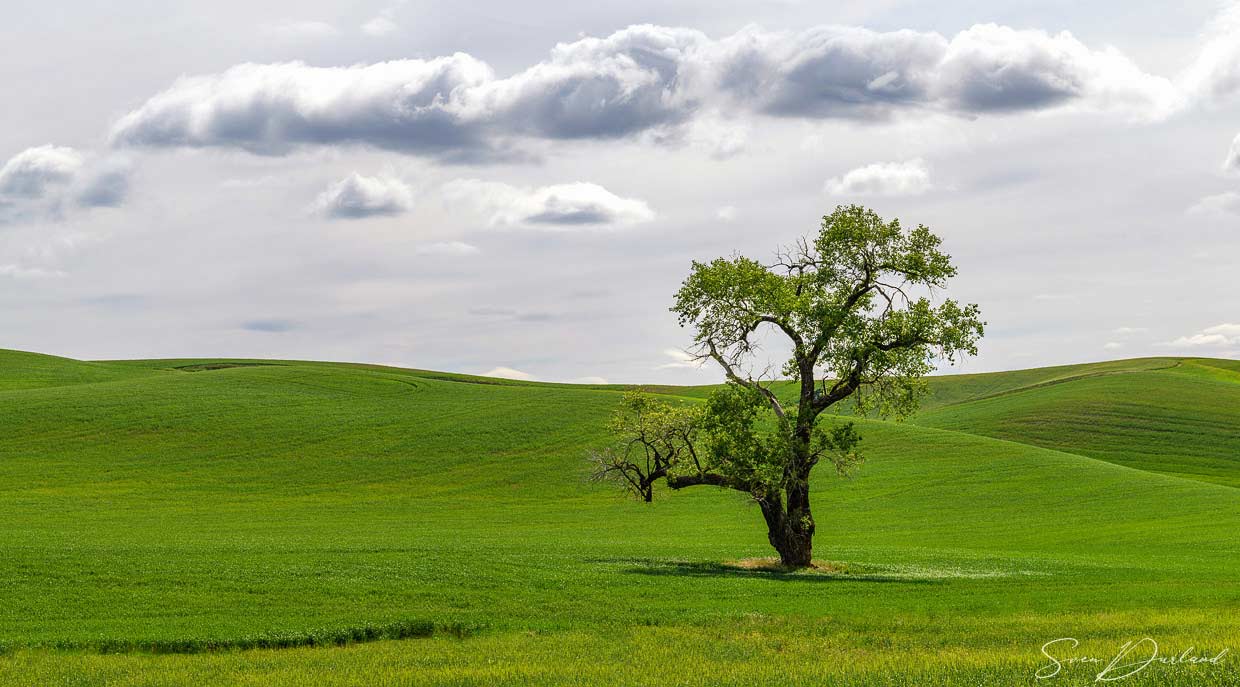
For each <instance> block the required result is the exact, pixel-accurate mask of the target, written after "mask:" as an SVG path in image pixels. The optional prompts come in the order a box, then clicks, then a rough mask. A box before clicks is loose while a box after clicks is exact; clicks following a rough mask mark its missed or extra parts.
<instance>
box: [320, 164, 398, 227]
mask: <svg viewBox="0 0 1240 687" xmlns="http://www.w3.org/2000/svg"><path fill="white" fill-rule="evenodd" d="M412 207H413V192H412V191H411V190H410V189H409V186H408V185H407V184H405V182H403V181H401V180H400V179H397V178H395V177H390V176H382V175H381V176H373V177H367V176H362V175H360V174H358V173H357V172H354V173H352V174H350V175H349V176H347V177H345V178H343V179H341V180H340V181H337V182H335V183H333V184H332V185H330V186H328V187H327V188H326V189H325V190H324V191H323V192H322V193H320V194H319V196H318V198H316V199H315V200H314V203H313V205H312V206H311V209H312V210H313V211H314V212H316V213H318V214H321V215H323V216H325V217H333V218H337V219H361V218H363V217H376V216H389V217H390V216H392V215H399V214H403V213H405V212H408V211H409V210H410V209H411V208H412Z"/></svg>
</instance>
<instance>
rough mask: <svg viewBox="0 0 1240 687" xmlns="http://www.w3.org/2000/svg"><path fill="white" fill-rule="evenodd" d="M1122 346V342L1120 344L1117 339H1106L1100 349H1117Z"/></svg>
mask: <svg viewBox="0 0 1240 687" xmlns="http://www.w3.org/2000/svg"><path fill="white" fill-rule="evenodd" d="M1123 347H1124V344H1122V343H1120V342H1118V341H1108V342H1106V343H1105V344H1103V345H1102V350H1104V351H1118V350H1119V349H1121V348H1123Z"/></svg>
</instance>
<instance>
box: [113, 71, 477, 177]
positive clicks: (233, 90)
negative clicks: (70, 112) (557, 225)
mask: <svg viewBox="0 0 1240 687" xmlns="http://www.w3.org/2000/svg"><path fill="white" fill-rule="evenodd" d="M492 79H493V74H492V73H491V68H490V67H488V66H487V65H486V64H485V63H483V62H481V61H479V60H476V59H474V58H473V57H470V56H469V55H465V54H464V53H457V54H455V55H453V56H451V57H441V58H436V59H433V60H396V61H392V62H380V63H378V64H372V65H364V66H352V67H311V66H308V65H305V64H303V63H300V62H288V63H282V64H248V63H247V64H241V65H237V66H235V67H232V68H230V69H228V70H226V71H224V72H222V73H220V74H212V75H207V76H193V77H183V78H181V79H179V80H178V81H177V82H176V83H174V84H173V85H172V87H171V88H169V89H168V90H166V91H164V92H162V93H160V94H158V95H156V96H155V97H153V98H151V99H150V100H148V101H147V102H146V103H145V104H143V105H142V106H141V107H140V108H138V109H137V110H134V111H133V112H130V113H129V114H127V115H125V116H124V117H122V118H121V119H120V121H118V122H117V123H116V125H115V126H114V127H113V129H112V132H111V139H112V141H113V143H114V144H127V145H146V146H189V147H204V146H223V147H237V148H243V149H246V150H250V151H253V152H260V153H269V154H278V153H282V152H286V151H288V150H289V149H290V148H292V147H294V146H296V145H298V144H311V143H317V144H337V143H368V144H371V145H374V146H377V147H380V148H391V149H397V150H408V151H420V152H425V153H432V154H434V153H443V152H444V151H450V150H454V149H460V148H466V149H468V148H476V147H480V146H481V145H482V144H481V142H480V141H479V140H478V134H479V132H477V131H476V128H477V123H476V122H475V121H474V120H475V117H473V115H472V114H471V113H470V111H469V110H468V108H467V107H466V106H465V104H464V103H461V102H460V101H459V99H456V98H454V96H453V95H452V94H453V93H456V92H459V89H462V88H465V87H469V86H479V85H481V84H484V83H486V82H488V81H490V80H492Z"/></svg>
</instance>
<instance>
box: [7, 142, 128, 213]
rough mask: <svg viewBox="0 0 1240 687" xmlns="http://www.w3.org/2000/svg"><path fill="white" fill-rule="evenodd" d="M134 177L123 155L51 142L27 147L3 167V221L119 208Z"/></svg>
mask: <svg viewBox="0 0 1240 687" xmlns="http://www.w3.org/2000/svg"><path fill="white" fill-rule="evenodd" d="M131 173H132V165H131V164H130V162H129V161H128V160H127V159H125V158H124V157H119V156H115V155H113V156H104V157H99V156H97V155H86V154H83V153H82V152H80V151H78V150H75V149H73V148H69V147H64V146H54V145H50V144H49V145H42V146H37V147H34V148H27V149H26V150H23V151H21V152H20V153H17V154H16V155H14V156H13V157H11V158H9V160H8V161H6V162H5V163H4V165H3V166H0V223H8V222H20V221H22V220H29V219H45V218H49V217H52V218H59V217H63V216H64V215H65V212H66V210H67V209H68V208H69V207H70V206H78V207H83V208H92V207H116V206H119V205H120V204H121V203H122V202H124V200H125V197H126V195H127V194H128V192H129V178H130V175H131Z"/></svg>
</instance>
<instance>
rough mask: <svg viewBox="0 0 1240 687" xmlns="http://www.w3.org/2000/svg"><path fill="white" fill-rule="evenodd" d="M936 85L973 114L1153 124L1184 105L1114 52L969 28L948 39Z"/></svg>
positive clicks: (1042, 35)
mask: <svg viewBox="0 0 1240 687" xmlns="http://www.w3.org/2000/svg"><path fill="white" fill-rule="evenodd" d="M935 78H936V81H935V85H934V88H933V92H934V94H935V95H936V96H937V98H938V99H939V100H940V101H941V102H942V104H944V105H946V106H947V107H949V108H950V109H953V110H955V111H958V112H968V113H974V114H980V113H985V112H1011V111H1019V110H1041V109H1048V108H1052V107H1056V106H1060V105H1064V104H1068V103H1073V104H1075V105H1076V106H1078V107H1082V108H1085V109H1094V110H1119V111H1124V112H1128V113H1130V114H1131V115H1132V116H1134V117H1137V118H1143V119H1157V118H1161V117H1165V116H1167V115H1169V114H1171V113H1172V112H1174V111H1175V110H1176V109H1178V108H1179V107H1180V106H1181V105H1182V99H1181V97H1180V94H1179V91H1178V90H1177V89H1176V87H1175V85H1174V84H1172V83H1171V81H1170V80H1169V79H1165V78H1163V77H1159V76H1153V75H1150V74H1147V73H1145V72H1144V71H1142V70H1141V68H1140V67H1138V66H1137V65H1136V64H1134V63H1133V62H1132V61H1131V60H1129V59H1128V58H1127V57H1125V56H1124V55H1123V54H1122V53H1120V52H1119V51H1118V50H1116V49H1115V48H1110V47H1108V48H1104V49H1102V50H1093V49H1091V48H1089V47H1087V46H1086V45H1085V44H1083V43H1081V42H1080V41H1078V40H1077V39H1076V38H1075V37H1074V36H1072V34H1070V33H1068V32H1067V31H1064V32H1061V33H1058V34H1055V35H1051V34H1048V33H1046V32H1045V31H1038V30H1020V31H1018V30H1016V29H1012V28H1009V27H1006V26H998V25H995V24H979V25H976V26H973V27H972V28H970V29H968V30H966V31H962V32H960V33H958V34H956V36H955V37H954V38H952V40H951V43H949V44H948V46H947V49H946V52H945V53H944V55H943V58H942V61H941V63H940V64H939V65H938V68H937V70H936V74H935Z"/></svg>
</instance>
